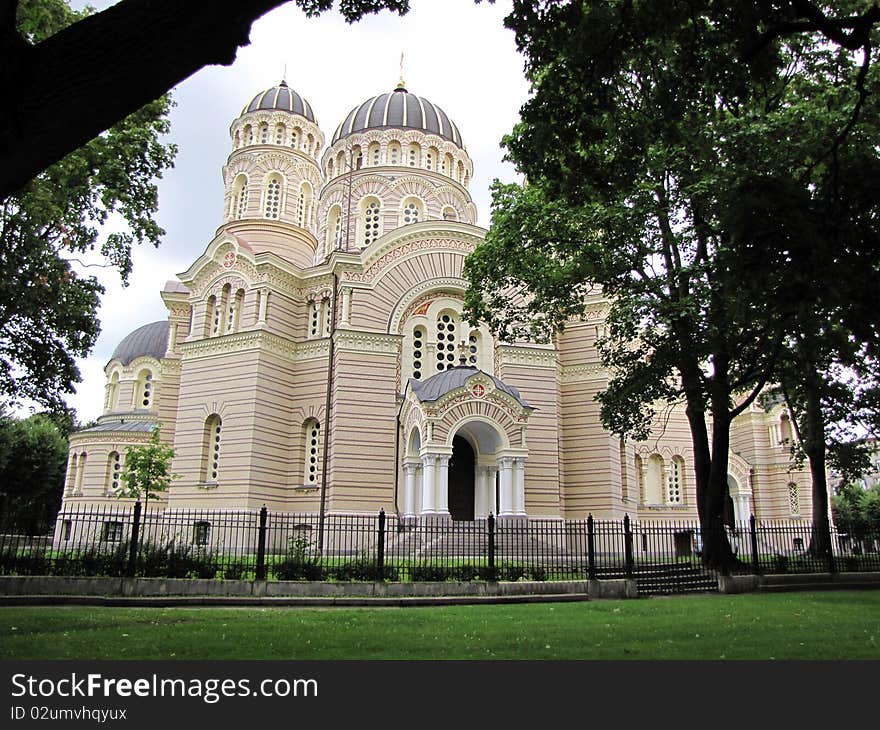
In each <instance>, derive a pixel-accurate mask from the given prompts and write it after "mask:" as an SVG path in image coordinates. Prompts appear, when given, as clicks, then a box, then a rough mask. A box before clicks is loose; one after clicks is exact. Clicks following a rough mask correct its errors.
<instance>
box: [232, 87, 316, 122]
mask: <svg viewBox="0 0 880 730" xmlns="http://www.w3.org/2000/svg"><path fill="white" fill-rule="evenodd" d="M261 109H264V110H267V111H275V110H277V111H283V112H290V113H291V114H299V115H300V116H302V117H305V118H306V119H308V120H309V121H310V122H314V123H315V124H317V121H315V114H314V112H312V107H311V106H310V105H309V102H307V101H306V100H305V99H303V98H302V97H301V96H300V95H299V94H297V93H296V92H295V91H294V90H293V89H291V88H290V87H289V86H288V85H287V82H286V81H282V82H281V83H280V84H278V86H273V87H272V88H271V89H266V91H261V92H260V93H259V94H257V95H256V96H255V97H254V98H253V99H251V101H250V103H249V104H248V105H247V106H245V108H244V109H242V110H241V113H242V114H249V113H250V112H256V111H260V110H261Z"/></svg>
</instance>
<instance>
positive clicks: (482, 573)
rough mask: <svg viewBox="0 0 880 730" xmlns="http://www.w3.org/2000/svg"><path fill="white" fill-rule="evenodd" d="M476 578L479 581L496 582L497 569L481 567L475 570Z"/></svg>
mask: <svg viewBox="0 0 880 730" xmlns="http://www.w3.org/2000/svg"><path fill="white" fill-rule="evenodd" d="M477 577H478V578H479V579H480V580H498V569H497V568H490V567H489V566H488V565H481V566H480V567H479V568H477Z"/></svg>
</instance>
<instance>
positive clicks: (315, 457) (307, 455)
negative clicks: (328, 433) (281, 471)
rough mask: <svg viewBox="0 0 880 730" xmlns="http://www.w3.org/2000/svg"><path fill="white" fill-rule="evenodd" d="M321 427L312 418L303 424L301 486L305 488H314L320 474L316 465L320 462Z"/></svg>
mask: <svg viewBox="0 0 880 730" xmlns="http://www.w3.org/2000/svg"><path fill="white" fill-rule="evenodd" d="M320 435H321V425H320V424H319V423H318V421H317V420H316V419H314V418H310V419H309V420H307V421H306V422H305V423H304V424H303V437H304V441H305V449H304V454H303V457H304V459H303V460H304V462H305V473H304V474H303V484H304V485H305V486H314V485H316V484H318V479H319V477H320V472H319V471H318V465H319V461H320V456H319V448H320V441H321V439H320Z"/></svg>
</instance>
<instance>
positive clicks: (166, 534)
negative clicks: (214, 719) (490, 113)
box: [0, 502, 880, 581]
mask: <svg viewBox="0 0 880 730" xmlns="http://www.w3.org/2000/svg"><path fill="white" fill-rule="evenodd" d="M322 529H323V534H321V535H319V532H320V531H321V530H322ZM725 532H726V537H727V539H728V542H729V544H730V546H731V549H732V550H733V552H734V553H735V555H736V558H737V562H736V565H735V568H734V569H735V570H737V571H740V572H751V573H778V572H829V571H830V572H834V571H838V570H839V571H853V570H880V552H878V550H880V525H878V526H875V527H874V529H869V530H863V531H862V532H860V533H859V534H858V535H842V534H837V533H833V534H832V535H831V536H830V538H831V539H830V544H829V542H828V541H827V540H825V541H822V540H821V536H818V535H814V534H813V531H812V526H811V525H810V524H809V523H801V522H794V521H760V522H759V521H758V520H755V519H754V518H752V519H751V520H750V521H749V522H748V523H745V524H742V525H737V526H735V527H732V528H726V529H725ZM702 549H703V536H702V534H701V532H700V528H699V526H698V525H697V524H696V523H693V522H659V521H657V522H639V521H630V519H629V518H628V517H626V518H624V519H623V520H598V519H593V517H592V516H590V517H588V518H587V519H582V520H561V519H549V518H528V519H524V518H511V519H505V518H495V517H493V516H491V515H490V517H489V518H488V519H483V520H475V521H471V522H457V521H451V520H449V519H439V518H430V517H428V518H419V519H418V520H412V519H404V518H401V517H399V516H397V515H388V514H385V512H379V514H378V515H337V514H331V515H326V516H325V518H324V520H323V521H321V520H319V518H318V516H317V515H314V514H293V513H286V512H270V511H268V510H267V509H266V508H265V507H264V508H262V509H260V510H194V509H180V510H171V509H166V510H164V511H158V510H152V509H151V510H145V509H143V507H142V505H141V504H140V503H139V502H136V503H134V504H133V505H132V504H127V505H119V506H113V507H110V508H108V507H91V508H71V509H67V510H64V511H62V512H61V513H59V514H58V517H57V520H56V525H55V530H54V533H53V534H52V535H49V536H25V535H16V534H0V573H3V574H25V575H28V574H29V575H43V574H51V575H90V576H100V575H106V576H141V577H166V578H183V577H199V578H222V579H245V580H409V581H421V580H446V579H459V580H473V579H502V580H518V579H520V578H527V579H532V580H574V579H585V578H596V579H600V580H601V579H603V578H618V577H636V578H639V577H640V576H644V575H647V574H649V573H652V572H656V571H657V570H658V569H660V568H663V567H666V568H675V569H676V570H678V571H684V570H693V571H700V570H701V569H702V568H701V554H702Z"/></svg>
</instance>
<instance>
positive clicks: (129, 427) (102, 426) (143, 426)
mask: <svg viewBox="0 0 880 730" xmlns="http://www.w3.org/2000/svg"><path fill="white" fill-rule="evenodd" d="M155 427H156V422H155V421H138V420H128V419H126V418H114V419H112V420H106V421H105V420H102V421H101V423H98V424H97V425H95V426H90V427H89V428H84V429H82V430H81V431H79V432H78V433H103V432H107V431H114V432H119V431H123V432H125V433H152V432H153V429H154V428H155Z"/></svg>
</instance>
